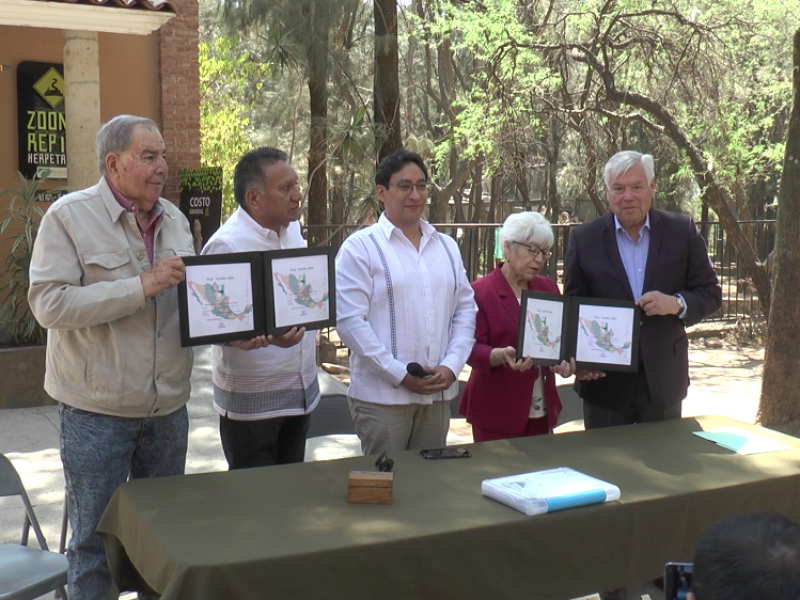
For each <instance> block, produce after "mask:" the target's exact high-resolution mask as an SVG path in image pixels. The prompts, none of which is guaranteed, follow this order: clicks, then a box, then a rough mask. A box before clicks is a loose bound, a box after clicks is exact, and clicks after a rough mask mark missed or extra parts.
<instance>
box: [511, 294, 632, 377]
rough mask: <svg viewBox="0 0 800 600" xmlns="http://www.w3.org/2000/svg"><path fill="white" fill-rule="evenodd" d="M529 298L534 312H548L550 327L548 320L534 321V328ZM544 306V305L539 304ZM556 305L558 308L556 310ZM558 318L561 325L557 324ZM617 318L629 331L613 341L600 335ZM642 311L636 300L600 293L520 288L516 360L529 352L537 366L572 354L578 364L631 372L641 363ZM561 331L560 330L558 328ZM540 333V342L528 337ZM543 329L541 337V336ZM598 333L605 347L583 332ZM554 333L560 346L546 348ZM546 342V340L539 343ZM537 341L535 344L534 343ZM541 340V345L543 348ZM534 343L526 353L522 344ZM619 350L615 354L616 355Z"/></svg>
mask: <svg viewBox="0 0 800 600" xmlns="http://www.w3.org/2000/svg"><path fill="white" fill-rule="evenodd" d="M529 302H533V303H534V304H536V305H537V307H538V310H537V313H536V314H537V315H539V314H542V313H546V314H547V318H551V319H552V320H551V324H552V325H554V328H553V329H552V330H550V324H547V322H546V320H542V321H539V322H538V330H536V329H535V328H534V326H533V324H532V323H531V327H527V326H526V325H528V324H529V322H530V318H529V314H528V308H529V306H530V305H529ZM542 306H544V307H546V309H547V310H545V309H543V308H541V307H542ZM559 309H560V310H559ZM559 321H560V327H559V326H558V324H559ZM614 323H616V324H617V325H616V326H617V327H618V328H619V327H622V328H623V331H625V332H626V333H627V335H626V337H625V341H624V343H623V345H622V346H620V347H616V346H614V343H615V342H613V341H612V340H611V339H608V340H604V339H602V338H604V337H606V336H609V337H610V336H611V335H613V332H614V330H613V329H612V328H613V326H614ZM640 327H641V312H640V310H639V307H638V306H636V304H635V303H634V302H631V301H628V300H608V299H601V298H581V297H577V296H559V295H556V294H545V293H542V292H535V291H532V290H523V292H522V296H521V298H520V316H519V331H518V334H517V360H519V359H521V358H523V356H528V355H530V356H531V358H532V359H533V362H534V363H535V364H537V365H541V366H552V365H555V364H559V363H560V362H561V361H562V360H569V359H570V358H573V357H574V358H575V363H576V366H577V367H578V368H581V369H597V370H600V371H623V372H633V371H637V370H638V368H639V332H640ZM556 330H559V331H560V336H559V335H557V334H556ZM531 335H537V336H539V343H538V344H536V345H534V344H531V343H530V336H531ZM542 335H544V336H545V339H544V340H543V339H542V337H541V336H542ZM587 336H589V337H594V338H595V339H601V341H603V342H604V343H607V344H608V347H607V348H604V347H602V346H598V345H597V344H596V343H593V344H591V345H589V344H585V343H582V342H585V340H586V337H587ZM557 338H558V340H559V344H558V348H557V349H556V348H553V347H550V348H548V346H547V344H548V343H553V342H554V341H555V340H556V339H557ZM542 342H544V343H542ZM536 346H538V348H536ZM543 346H544V348H543ZM526 348H527V349H528V350H530V349H531V348H536V351H534V352H528V353H527V354H526V353H525V349H526ZM615 355H619V356H615Z"/></svg>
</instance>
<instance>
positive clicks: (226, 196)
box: [199, 35, 270, 221]
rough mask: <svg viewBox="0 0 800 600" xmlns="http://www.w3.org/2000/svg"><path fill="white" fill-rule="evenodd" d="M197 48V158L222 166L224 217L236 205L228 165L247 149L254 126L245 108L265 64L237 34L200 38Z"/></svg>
mask: <svg viewBox="0 0 800 600" xmlns="http://www.w3.org/2000/svg"><path fill="white" fill-rule="evenodd" d="M199 52H200V137H201V148H202V149H201V158H202V162H203V165H205V166H209V167H222V170H223V186H222V218H223V221H224V220H225V219H226V218H227V216H228V215H229V214H230V213H231V212H232V211H233V210H235V208H236V201H235V199H234V197H233V170H234V167H235V166H236V163H237V161H238V160H239V158H240V157H241V156H242V154H244V153H245V152H247V151H248V150H250V146H251V141H250V140H251V138H252V137H253V135H254V133H255V132H254V129H253V127H252V125H251V123H250V117H249V112H250V110H251V109H252V107H253V106H254V104H255V103H256V101H257V100H258V98H259V95H260V93H261V90H262V87H263V85H264V83H263V82H264V80H265V79H266V78H267V77H268V76H269V74H270V69H269V66H268V65H265V64H262V63H260V62H257V61H254V60H253V59H252V57H251V54H250V52H249V51H247V50H246V49H245V48H244V45H243V44H242V42H241V39H240V38H239V36H236V35H233V36H216V37H214V38H213V39H212V40H211V41H210V42H201V43H200V45H199Z"/></svg>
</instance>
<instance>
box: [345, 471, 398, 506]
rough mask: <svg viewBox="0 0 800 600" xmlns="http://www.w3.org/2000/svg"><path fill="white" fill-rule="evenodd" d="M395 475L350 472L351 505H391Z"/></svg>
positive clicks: (348, 494)
mask: <svg viewBox="0 0 800 600" xmlns="http://www.w3.org/2000/svg"><path fill="white" fill-rule="evenodd" d="M393 484H394V473H385V472H380V471H350V477H349V478H348V480H347V501H348V502H349V503H351V504H391V503H392V485H393Z"/></svg>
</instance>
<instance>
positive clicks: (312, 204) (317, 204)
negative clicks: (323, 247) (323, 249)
mask: <svg viewBox="0 0 800 600" xmlns="http://www.w3.org/2000/svg"><path fill="white" fill-rule="evenodd" d="M329 8H330V7H329V4H328V2H327V0H326V1H323V2H314V3H313V5H311V6H310V7H309V10H308V12H307V15H308V17H310V19H311V27H310V30H311V35H310V39H309V40H308V42H307V45H306V52H307V55H308V92H309V100H310V102H309V104H310V107H309V108H310V112H311V130H310V143H309V146H310V147H309V153H308V224H309V226H310V227H311V228H310V229H309V233H308V245H309V246H316V245H317V244H319V243H320V242H321V241H322V240H324V239H325V238H326V237H327V235H326V234H325V231H324V230H323V229H315V228H314V225H326V224H327V223H328V174H327V169H326V161H327V158H328V30H329V23H328V21H329V17H330V10H329Z"/></svg>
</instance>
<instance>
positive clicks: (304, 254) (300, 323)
mask: <svg viewBox="0 0 800 600" xmlns="http://www.w3.org/2000/svg"><path fill="white" fill-rule="evenodd" d="M335 257H336V252H335V250H334V249H333V248H331V247H330V246H315V247H312V248H296V249H292V250H274V251H271V252H264V282H265V287H264V290H265V294H266V303H267V304H266V306H267V311H266V312H267V314H266V332H267V335H283V334H284V333H286V332H287V331H289V330H290V329H291V328H292V327H305V328H306V330H307V331H308V330H313V329H323V328H325V327H333V326H335V325H336V276H335V270H334V259H335ZM281 263H282V264H283V265H291V268H292V270H293V271H294V270H295V269H297V270H300V271H302V270H303V269H311V268H313V269H321V268H325V269H326V270H327V272H326V275H325V277H324V278H325V279H326V280H327V287H328V289H327V291H325V292H323V291H322V290H313V289H312V290H308V291H306V290H303V292H302V295H307V296H308V297H307V298H303V301H302V302H301V301H300V300H298V299H297V297H296V296H297V294H295V298H294V299H289V298H287V297H281V296H282V295H283V296H287V295H288V296H290V295H291V294H286V286H288V285H291V284H290V283H289V282H287V281H284V282H283V283H280V281H279V280H278V278H277V277H276V273H277V274H281V273H280V272H276V270H275V267H276V265H278V264H281ZM281 268H285V267H283V266H282V267H281ZM292 275H294V272H293V273H292ZM289 291H290V292H293V291H296V290H289ZM320 294H321V296H320ZM315 295H316V297H317V299H316V300H315V299H314V296H315ZM307 302H310V303H311V304H303V303H307ZM315 302H316V303H322V305H321V306H318V307H317V310H315V309H314V307H313V303H315Z"/></svg>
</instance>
